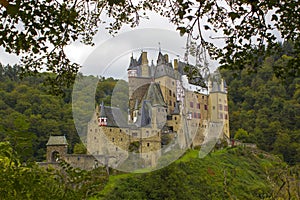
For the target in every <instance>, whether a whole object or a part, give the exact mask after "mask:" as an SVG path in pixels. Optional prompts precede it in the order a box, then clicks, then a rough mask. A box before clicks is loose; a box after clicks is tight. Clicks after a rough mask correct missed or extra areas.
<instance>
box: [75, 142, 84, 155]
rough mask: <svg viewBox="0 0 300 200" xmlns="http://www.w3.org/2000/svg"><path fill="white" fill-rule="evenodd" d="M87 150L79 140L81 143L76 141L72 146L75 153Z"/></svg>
mask: <svg viewBox="0 0 300 200" xmlns="http://www.w3.org/2000/svg"><path fill="white" fill-rule="evenodd" d="M86 152H87V150H86V147H85V146H84V144H83V143H82V142H81V143H76V144H75V145H74V148H73V153H75V154H86Z"/></svg>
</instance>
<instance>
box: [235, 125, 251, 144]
mask: <svg viewBox="0 0 300 200" xmlns="http://www.w3.org/2000/svg"><path fill="white" fill-rule="evenodd" d="M248 138H249V134H248V132H247V131H245V130H244V129H242V128H239V129H238V130H237V131H236V132H235V134H234V139H237V140H241V141H242V142H247V140H248Z"/></svg>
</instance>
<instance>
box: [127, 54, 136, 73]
mask: <svg viewBox="0 0 300 200" xmlns="http://www.w3.org/2000/svg"><path fill="white" fill-rule="evenodd" d="M137 65H138V64H137V61H136V59H135V58H133V55H131V58H130V63H129V67H128V69H127V71H128V77H136V76H137Z"/></svg>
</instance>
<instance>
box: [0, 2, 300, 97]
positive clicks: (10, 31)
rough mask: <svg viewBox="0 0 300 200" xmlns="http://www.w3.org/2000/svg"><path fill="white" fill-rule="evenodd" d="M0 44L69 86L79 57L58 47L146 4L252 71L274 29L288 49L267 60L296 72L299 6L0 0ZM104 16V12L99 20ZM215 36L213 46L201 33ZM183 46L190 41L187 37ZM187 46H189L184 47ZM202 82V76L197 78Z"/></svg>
mask: <svg viewBox="0 0 300 200" xmlns="http://www.w3.org/2000/svg"><path fill="white" fill-rule="evenodd" d="M0 4H1V9H0V16H1V23H0V24H1V25H0V33H1V36H2V37H1V40H0V45H1V46H2V47H4V48H5V50H6V51H7V52H9V53H15V54H17V55H19V54H22V53H24V55H26V56H24V57H23V58H22V59H21V61H22V66H24V67H23V69H24V72H28V73H29V74H30V75H32V74H35V73H37V72H38V71H39V70H40V69H42V67H46V70H47V71H48V72H52V73H55V75H53V76H51V77H48V79H47V81H48V84H50V85H52V86H53V87H52V89H53V91H54V92H56V93H58V92H61V91H62V90H63V88H64V86H65V85H68V86H70V85H71V83H72V82H73V81H74V77H75V76H76V73H77V72H78V69H79V65H78V64H76V63H73V62H71V61H70V59H69V58H68V57H67V56H66V53H65V47H66V46H67V45H69V44H70V43H72V42H75V41H78V40H79V41H81V42H83V43H85V44H89V45H92V44H93V42H92V40H93V37H94V35H95V34H96V33H97V31H98V28H99V27H98V26H100V24H101V25H103V26H104V27H105V28H107V29H108V30H109V32H110V33H112V34H115V33H117V32H118V30H119V29H120V28H121V27H122V26H123V25H125V24H126V25H130V27H135V26H137V25H138V24H139V22H140V19H143V18H148V16H147V12H146V11H152V12H156V13H157V14H159V15H161V16H163V17H166V18H168V19H169V21H170V22H171V23H173V24H174V25H175V26H176V27H177V30H178V32H179V34H180V35H184V34H187V35H188V36H189V38H195V39H196V40H197V42H198V44H199V46H201V47H203V48H204V49H205V50H208V53H209V54H210V56H211V57H212V58H214V59H219V60H220V63H221V65H222V67H225V68H228V69H232V70H235V69H241V68H248V69H250V71H256V70H257V68H258V66H259V65H260V64H261V62H262V61H263V60H264V58H265V57H266V56H269V55H272V54H274V52H280V51H281V49H280V47H279V45H278V44H277V41H278V37H277V35H278V34H277V32H279V33H280V37H281V38H283V40H284V41H293V42H295V44H294V45H293V48H292V49H291V48H290V47H291V45H286V47H285V48H286V50H287V51H286V52H287V53H289V54H291V55H293V56H292V57H282V58H283V60H284V61H283V62H284V63H285V64H284V65H279V66H277V67H274V71H275V72H276V74H277V75H278V76H281V77H284V78H288V77H298V76H299V71H300V68H299V52H300V44H299V41H300V40H299V26H298V25H299V18H298V13H299V6H298V4H297V2H295V1H284V2H282V1H224V2H221V3H220V2H219V1H214V0H207V1H196V2H195V1H191V0H187V1H177V0H170V1H157V0H151V1H149V0H140V1H138V2H135V3H132V2H131V0H117V1H116V0H104V1H84V0H79V1H74V0H68V1H67V0H63V1H50V2H48V1H46V0H43V1H38V2H35V1H19V0H12V1H8V0H2V1H0ZM103 19H107V22H109V23H106V22H105V21H103ZM206 35H209V36H210V37H213V36H217V37H216V38H218V39H219V40H222V41H223V43H224V45H222V47H219V46H218V45H215V44H214V43H213V42H211V41H210V40H209V39H208V37H205V36H206ZM187 46H190V44H187ZM187 51H189V50H187ZM200 83H201V84H203V82H200Z"/></svg>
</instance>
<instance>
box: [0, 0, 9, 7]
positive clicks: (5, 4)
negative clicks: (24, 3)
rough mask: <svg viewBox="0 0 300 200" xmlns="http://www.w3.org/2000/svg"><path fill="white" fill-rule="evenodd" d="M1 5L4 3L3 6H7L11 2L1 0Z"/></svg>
mask: <svg viewBox="0 0 300 200" xmlns="http://www.w3.org/2000/svg"><path fill="white" fill-rule="evenodd" d="M0 5H2V6H3V7H5V8H7V7H8V5H9V3H8V1H7V0H0Z"/></svg>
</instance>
